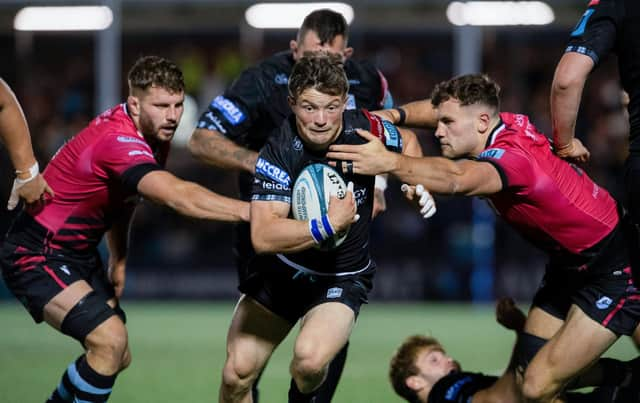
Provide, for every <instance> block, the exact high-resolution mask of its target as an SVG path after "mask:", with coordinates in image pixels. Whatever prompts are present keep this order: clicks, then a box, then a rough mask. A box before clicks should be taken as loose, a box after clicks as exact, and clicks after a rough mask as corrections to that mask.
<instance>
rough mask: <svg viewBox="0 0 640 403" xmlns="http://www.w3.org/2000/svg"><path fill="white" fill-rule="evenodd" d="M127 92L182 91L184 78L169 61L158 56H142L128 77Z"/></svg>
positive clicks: (178, 69)
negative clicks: (151, 89) (156, 88)
mask: <svg viewBox="0 0 640 403" xmlns="http://www.w3.org/2000/svg"><path fill="white" fill-rule="evenodd" d="M128 80H129V90H130V91H131V90H133V89H134V88H135V89H140V90H146V89H147V88H149V87H152V86H153V87H160V88H164V89H166V90H168V91H169V92H172V93H176V92H182V91H184V77H183V76H182V71H181V70H180V68H179V67H178V66H177V65H176V64H175V63H174V62H172V61H171V60H168V59H165V58H162V57H159V56H143V57H141V58H139V59H138V60H136V62H135V63H134V65H133V67H131V70H129V75H128Z"/></svg>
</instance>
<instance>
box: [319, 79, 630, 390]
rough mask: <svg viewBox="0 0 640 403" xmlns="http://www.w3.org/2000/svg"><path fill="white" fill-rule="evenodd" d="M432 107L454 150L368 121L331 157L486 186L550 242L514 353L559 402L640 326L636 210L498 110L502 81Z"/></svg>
mask: <svg viewBox="0 0 640 403" xmlns="http://www.w3.org/2000/svg"><path fill="white" fill-rule="evenodd" d="M405 112H406V111H405ZM434 112H435V113H436V116H437V130H436V133H435V134H436V137H437V138H438V140H439V141H440V147H441V151H442V155H443V156H444V158H440V157H426V158H411V157H407V156H402V155H396V154H393V153H388V152H387V151H386V150H385V149H384V148H383V147H379V146H378V144H377V143H376V142H375V141H373V139H374V138H373V136H371V135H370V134H368V133H366V132H362V131H360V132H359V133H361V134H362V135H363V137H364V138H366V139H369V140H370V141H369V142H368V143H367V144H365V145H360V146H353V145H332V146H330V149H329V151H330V152H329V153H328V154H327V156H328V157H329V158H331V159H339V160H346V161H350V162H351V164H352V169H353V171H354V172H355V173H359V174H366V175H374V174H378V173H381V172H389V173H391V174H393V175H396V176H397V177H398V178H399V179H400V180H402V181H405V182H407V183H411V184H417V183H420V184H423V185H424V186H425V188H427V189H429V190H430V191H432V192H435V193H444V194H457V195H466V196H484V197H486V198H487V200H488V201H489V202H490V203H491V205H492V206H493V207H494V208H495V210H496V211H497V212H498V213H499V214H500V216H501V217H502V218H504V219H505V220H506V221H507V222H508V223H509V224H510V225H512V226H513V227H514V228H515V229H516V230H517V231H518V232H519V233H520V234H521V235H522V236H524V237H525V238H526V239H527V240H528V241H530V242H531V243H532V244H533V245H535V246H537V247H538V248H540V249H542V250H543V251H545V252H547V254H548V255H549V258H550V259H549V264H548V266H547V272H546V274H545V279H544V281H543V286H542V287H541V288H540V289H539V290H538V292H537V294H536V296H535V298H534V301H533V304H532V308H531V311H530V313H529V316H528V318H527V322H526V325H525V331H524V332H523V337H521V338H520V340H519V342H518V345H517V346H516V354H515V356H516V357H515V358H516V360H517V361H516V364H517V366H516V368H517V371H518V376H519V383H520V385H521V388H522V392H523V394H524V397H525V399H527V401H531V402H552V401H555V400H554V399H556V398H557V397H558V396H559V394H560V393H561V392H562V388H563V386H564V385H565V384H566V382H568V381H569V380H570V379H572V378H573V377H574V376H576V375H577V374H578V373H580V371H582V370H583V369H584V368H586V367H588V366H589V365H590V364H591V363H592V362H593V361H595V360H596V359H597V358H598V357H600V355H601V354H602V353H603V352H604V351H606V350H607V349H608V348H609V346H611V345H612V344H613V343H614V342H615V341H616V340H617V339H618V337H619V336H620V335H622V334H624V335H632V334H633V333H634V331H635V330H636V329H637V325H638V320H639V319H640V304H639V303H638V300H639V299H640V293H639V292H638V289H637V288H636V287H635V286H634V283H633V279H632V275H631V268H630V263H629V262H630V255H631V253H637V252H636V250H635V249H634V250H631V245H630V243H629V236H630V235H629V232H630V231H631V232H632V230H631V225H630V220H629V218H628V217H627V216H625V215H623V214H622V209H619V208H618V206H617V204H616V202H615V201H614V200H613V198H611V196H610V195H609V194H608V193H607V191H606V190H604V189H603V188H601V187H599V186H598V185H597V184H595V183H594V182H592V181H591V179H590V178H589V177H588V176H587V175H586V173H585V172H584V171H582V170H581V169H579V168H577V167H575V166H573V165H570V164H569V163H567V162H566V161H564V160H562V159H560V158H558V157H557V156H555V155H554V154H552V152H551V147H550V144H549V142H548V140H547V138H546V137H545V136H544V135H543V134H542V133H540V132H538V131H537V129H536V128H535V127H534V126H533V124H531V122H530V121H529V119H528V117H527V116H524V115H519V114H513V113H505V112H500V99H499V87H498V86H497V85H496V84H495V83H494V82H493V81H491V80H490V79H489V78H488V77H486V76H483V75H478V74H476V75H465V76H460V77H456V78H453V79H451V80H449V81H446V82H442V83H440V84H439V85H437V86H436V88H435V89H434V91H433V93H432V96H431V107H430V108H426V109H425V110H424V114H425V115H426V116H422V117H420V119H418V120H426V119H427V118H428V117H429V116H432V114H433V113H434ZM342 165H343V166H344V163H343V164H342ZM546 340H548V342H546V344H545V341H546ZM536 351H537V353H536Z"/></svg>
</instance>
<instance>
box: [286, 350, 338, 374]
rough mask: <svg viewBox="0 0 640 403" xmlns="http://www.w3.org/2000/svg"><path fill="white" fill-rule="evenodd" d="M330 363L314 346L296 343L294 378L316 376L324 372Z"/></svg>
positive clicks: (292, 367) (292, 368)
mask: <svg viewBox="0 0 640 403" xmlns="http://www.w3.org/2000/svg"><path fill="white" fill-rule="evenodd" d="M328 364H329V362H328V361H327V360H325V359H323V357H322V356H321V355H320V353H319V352H318V350H317V349H314V348H312V346H306V345H296V348H295V351H294V359H293V362H292V364H291V374H292V375H293V377H294V378H303V379H308V378H315V377H318V376H319V375H323V374H324V372H325V371H326V368H327V366H328Z"/></svg>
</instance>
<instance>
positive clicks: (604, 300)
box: [596, 297, 613, 309]
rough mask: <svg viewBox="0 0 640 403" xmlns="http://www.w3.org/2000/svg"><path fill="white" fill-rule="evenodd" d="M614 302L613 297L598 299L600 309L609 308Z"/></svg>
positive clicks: (597, 303)
mask: <svg viewBox="0 0 640 403" xmlns="http://www.w3.org/2000/svg"><path fill="white" fill-rule="evenodd" d="M612 302H613V300H612V299H611V298H609V297H602V298H600V299H599V300H597V301H596V306H597V307H598V309H607V308H609V305H611V303H612Z"/></svg>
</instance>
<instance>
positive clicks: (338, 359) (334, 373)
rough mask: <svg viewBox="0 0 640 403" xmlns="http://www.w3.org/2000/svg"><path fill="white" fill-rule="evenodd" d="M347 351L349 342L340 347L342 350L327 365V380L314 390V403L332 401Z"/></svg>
mask: <svg viewBox="0 0 640 403" xmlns="http://www.w3.org/2000/svg"><path fill="white" fill-rule="evenodd" d="M348 349H349V342H348V341H347V344H345V345H344V347H342V350H340V351H339V352H338V354H336V356H335V357H334V358H333V360H332V361H331V363H330V364H329V371H328V372H327V379H325V380H324V382H322V385H320V387H319V388H318V389H317V390H316V400H315V401H316V403H330V402H331V399H333V395H334V394H335V393H336V388H337V387H338V382H340V377H341V376H342V370H343V369H344V364H345V362H346V361H347V350H348Z"/></svg>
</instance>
